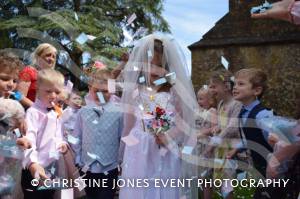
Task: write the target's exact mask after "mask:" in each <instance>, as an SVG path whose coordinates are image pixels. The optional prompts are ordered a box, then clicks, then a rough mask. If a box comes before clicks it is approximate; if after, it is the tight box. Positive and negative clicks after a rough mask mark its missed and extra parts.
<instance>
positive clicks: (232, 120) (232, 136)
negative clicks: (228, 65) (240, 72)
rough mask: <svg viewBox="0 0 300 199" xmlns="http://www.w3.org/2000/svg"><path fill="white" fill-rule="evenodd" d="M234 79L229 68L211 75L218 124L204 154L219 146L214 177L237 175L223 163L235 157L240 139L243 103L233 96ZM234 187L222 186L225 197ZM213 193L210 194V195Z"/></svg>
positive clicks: (207, 154) (228, 196) (216, 152)
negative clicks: (239, 125) (240, 118)
mask: <svg viewBox="0 0 300 199" xmlns="http://www.w3.org/2000/svg"><path fill="white" fill-rule="evenodd" d="M232 87H233V79H232V75H231V73H230V72H229V71H227V70H220V71H216V72H214V73H213V74H212V75H211V77H210V83H209V90H210V92H212V93H213V95H214V96H215V97H216V99H217V101H218V107H217V114H218V126H217V127H216V128H215V129H213V137H211V140H210V144H209V145H211V146H209V147H208V149H206V151H205V152H204V154H205V155H206V156H209V155H210V153H212V151H213V149H214V147H216V146H218V147H217V148H216V149H215V152H214V155H213V156H214V157H215V161H214V166H215V168H214V171H213V172H214V173H213V175H214V177H215V178H229V179H230V178H231V179H232V178H233V177H234V175H235V170H234V168H232V169H225V168H224V166H223V165H225V164H228V163H230V162H231V161H230V159H232V158H233V155H232V152H233V150H234V148H235V147H236V144H237V143H238V142H239V141H240V139H239V131H238V120H237V117H238V114H239V112H240V109H241V104H240V103H239V102H237V101H235V100H234V99H233V97H232ZM232 191H233V189H232V187H230V186H227V187H225V186H223V187H222V194H223V197H224V198H232V197H233V192H232ZM209 195H211V194H208V195H207V196H208V197H211V196H209Z"/></svg>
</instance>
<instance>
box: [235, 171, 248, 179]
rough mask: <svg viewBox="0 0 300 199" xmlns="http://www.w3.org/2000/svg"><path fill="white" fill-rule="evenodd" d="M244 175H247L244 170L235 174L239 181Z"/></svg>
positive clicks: (244, 177)
mask: <svg viewBox="0 0 300 199" xmlns="http://www.w3.org/2000/svg"><path fill="white" fill-rule="evenodd" d="M246 177H247V173H246V172H245V171H244V172H242V173H239V174H238V175H237V179H238V180H239V181H241V180H243V179H246Z"/></svg>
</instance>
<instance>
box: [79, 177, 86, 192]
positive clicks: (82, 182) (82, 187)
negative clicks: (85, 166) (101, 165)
mask: <svg viewBox="0 0 300 199" xmlns="http://www.w3.org/2000/svg"><path fill="white" fill-rule="evenodd" d="M82 178H83V176H80V177H78V178H77V181H78V185H79V186H78V190H79V191H82V190H83V189H84V188H85V187H86V186H87V185H86V184H85V181H84V180H83V179H82Z"/></svg>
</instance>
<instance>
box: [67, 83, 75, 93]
mask: <svg viewBox="0 0 300 199" xmlns="http://www.w3.org/2000/svg"><path fill="white" fill-rule="evenodd" d="M73 86H74V84H73V83H72V82H71V81H70V80H68V82H67V86H66V91H67V92H68V93H72V90H73Z"/></svg>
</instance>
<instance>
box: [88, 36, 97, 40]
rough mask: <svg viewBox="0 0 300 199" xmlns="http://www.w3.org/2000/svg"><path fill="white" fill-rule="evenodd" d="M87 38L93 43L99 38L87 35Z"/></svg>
mask: <svg viewBox="0 0 300 199" xmlns="http://www.w3.org/2000/svg"><path fill="white" fill-rule="evenodd" d="M87 38H88V39H89V40H91V41H93V40H95V39H96V38H97V37H95V36H93V35H87Z"/></svg>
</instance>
